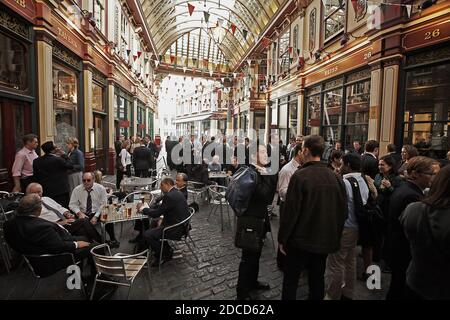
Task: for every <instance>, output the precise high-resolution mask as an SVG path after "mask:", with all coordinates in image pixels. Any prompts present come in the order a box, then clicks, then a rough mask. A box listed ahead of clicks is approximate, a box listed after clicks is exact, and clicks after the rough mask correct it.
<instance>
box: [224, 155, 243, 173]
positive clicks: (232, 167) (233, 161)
mask: <svg viewBox="0 0 450 320" xmlns="http://www.w3.org/2000/svg"><path fill="white" fill-rule="evenodd" d="M240 167H241V165H240V164H239V163H238V161H237V157H231V164H230V165H228V167H227V175H228V176H229V177H231V176H233V175H234V174H235V173H236V171H238V169H239V168H240Z"/></svg>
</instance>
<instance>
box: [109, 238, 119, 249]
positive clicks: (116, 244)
mask: <svg viewBox="0 0 450 320" xmlns="http://www.w3.org/2000/svg"><path fill="white" fill-rule="evenodd" d="M108 245H109V247H110V248H118V247H120V242H119V241H117V240H112V241H109V242H108Z"/></svg>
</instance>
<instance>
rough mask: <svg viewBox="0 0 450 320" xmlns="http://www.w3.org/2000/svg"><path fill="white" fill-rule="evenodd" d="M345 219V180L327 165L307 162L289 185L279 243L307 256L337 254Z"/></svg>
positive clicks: (281, 220) (281, 221)
mask: <svg viewBox="0 0 450 320" xmlns="http://www.w3.org/2000/svg"><path fill="white" fill-rule="evenodd" d="M346 219H347V194H346V189H345V184H344V182H343V181H342V178H341V177H339V176H338V175H336V174H335V173H334V172H333V171H331V170H330V169H328V168H327V165H326V163H322V162H318V161H315V162H308V163H306V164H304V165H303V167H302V168H301V169H299V170H297V171H296V172H295V173H294V175H293V176H292V178H291V181H290V183H289V187H288V190H287V195H286V203H285V207H284V211H283V216H282V217H281V219H280V230H279V232H278V242H279V243H281V244H283V245H284V246H287V247H294V248H296V249H300V250H304V251H307V252H313V253H319V254H328V253H333V252H336V251H337V250H338V249H339V247H340V240H341V235H342V230H343V228H344V222H345V220H346ZM287 254H289V252H287Z"/></svg>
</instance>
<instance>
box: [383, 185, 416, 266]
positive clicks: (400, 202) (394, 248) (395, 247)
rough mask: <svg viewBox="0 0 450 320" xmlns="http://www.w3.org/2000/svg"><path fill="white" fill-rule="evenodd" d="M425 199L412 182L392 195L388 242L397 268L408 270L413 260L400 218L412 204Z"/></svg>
mask: <svg viewBox="0 0 450 320" xmlns="http://www.w3.org/2000/svg"><path fill="white" fill-rule="evenodd" d="M423 198H424V194H423V191H422V190H421V189H420V188H419V187H418V186H417V185H416V184H415V183H413V182H411V181H405V182H403V183H402V184H400V185H399V186H398V187H397V188H396V189H395V190H394V192H393V193H392V195H391V199H390V201H389V218H388V234H387V241H388V249H389V254H390V259H391V263H392V264H394V265H395V266H399V267H401V268H405V269H406V267H408V264H409V261H410V260H411V253H410V250H409V242H408V239H407V238H406V236H405V233H404V231H403V226H402V225H401V223H400V220H399V218H400V216H401V214H402V213H403V210H405V208H406V207H407V206H408V205H409V204H410V203H413V202H417V201H420V200H422V199H423Z"/></svg>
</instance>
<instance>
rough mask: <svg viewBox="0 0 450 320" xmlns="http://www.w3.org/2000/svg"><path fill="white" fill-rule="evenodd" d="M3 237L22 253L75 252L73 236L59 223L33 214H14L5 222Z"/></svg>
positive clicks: (75, 239) (74, 238)
mask: <svg viewBox="0 0 450 320" xmlns="http://www.w3.org/2000/svg"><path fill="white" fill-rule="evenodd" d="M5 239H6V241H7V242H8V244H9V245H10V246H11V248H13V249H14V250H16V251H17V252H20V253H22V254H36V255H40V254H57V253H63V252H75V249H76V246H75V243H74V242H75V241H77V239H80V238H76V237H73V236H72V235H70V233H69V232H68V231H67V230H65V229H64V228H61V227H60V226H59V225H57V224H56V223H53V222H49V221H47V220H44V219H41V218H39V217H34V216H16V217H14V218H13V219H12V220H9V221H7V222H6V223H5Z"/></svg>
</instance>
